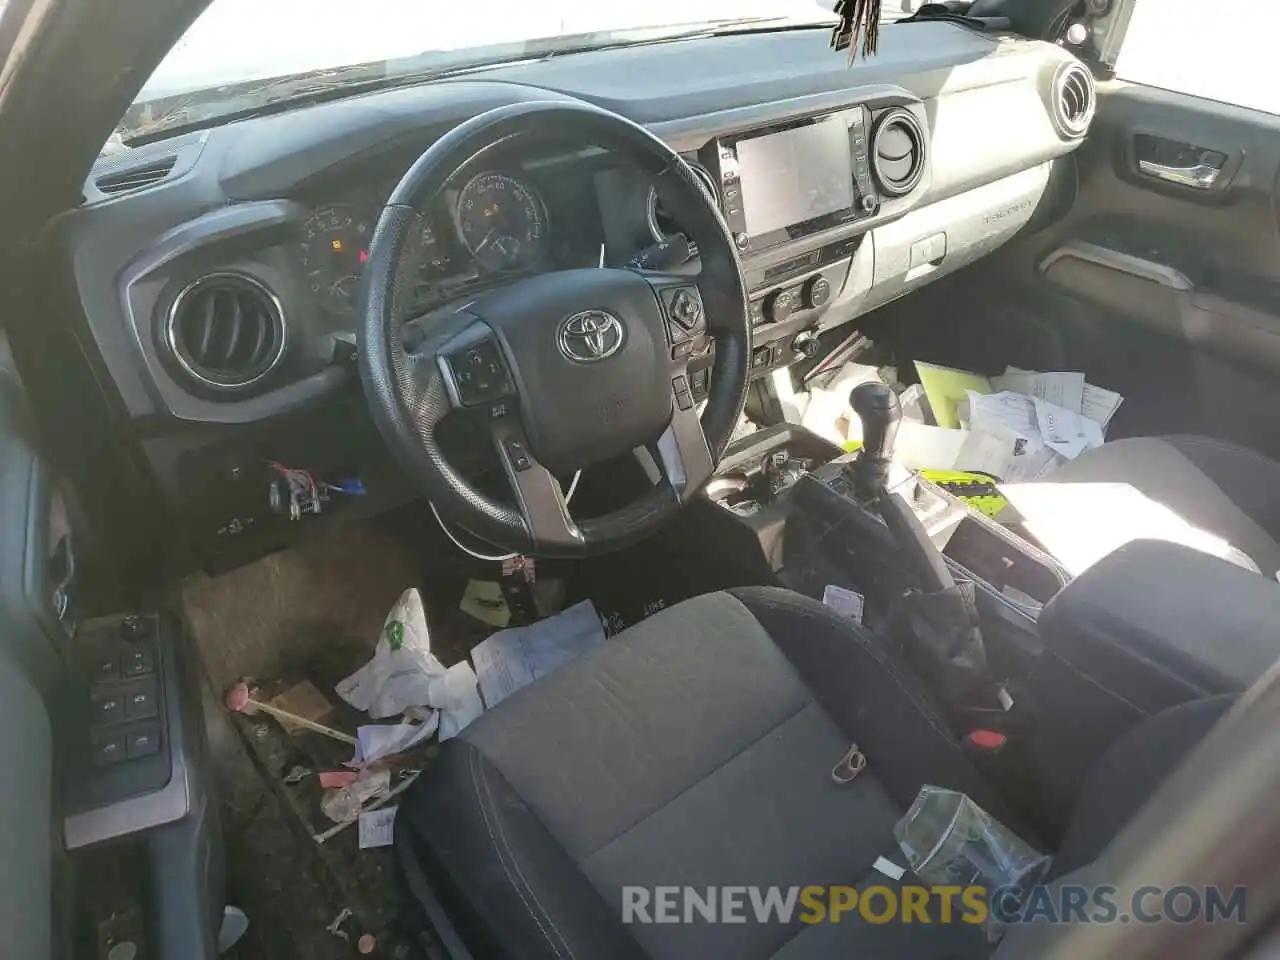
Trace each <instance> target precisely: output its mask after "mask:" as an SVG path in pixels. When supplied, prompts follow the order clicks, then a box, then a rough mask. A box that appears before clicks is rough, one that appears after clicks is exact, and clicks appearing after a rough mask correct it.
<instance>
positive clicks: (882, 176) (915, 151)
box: [871, 108, 925, 197]
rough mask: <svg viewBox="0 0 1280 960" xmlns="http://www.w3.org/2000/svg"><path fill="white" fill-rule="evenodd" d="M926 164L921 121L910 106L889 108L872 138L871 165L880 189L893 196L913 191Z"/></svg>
mask: <svg viewBox="0 0 1280 960" xmlns="http://www.w3.org/2000/svg"><path fill="white" fill-rule="evenodd" d="M924 164H925V140H924V130H923V129H922V128H921V126H920V121H919V120H917V119H916V117H915V114H913V113H912V112H911V111H909V110H903V109H902V108H897V109H894V110H890V111H889V112H888V113H886V114H885V115H884V116H883V117H881V118H880V121H879V122H878V123H877V124H876V129H875V133H874V134H873V135H872V138H871V169H872V172H874V173H875V175H876V180H878V181H879V183H880V189H881V190H882V191H883V192H884V193H886V194H888V195H889V196H891V197H901V196H904V195H906V194H908V193H910V192H911V191H912V190H914V189H915V188H916V187H917V186H918V185H919V184H920V178H921V177H923V176H924Z"/></svg>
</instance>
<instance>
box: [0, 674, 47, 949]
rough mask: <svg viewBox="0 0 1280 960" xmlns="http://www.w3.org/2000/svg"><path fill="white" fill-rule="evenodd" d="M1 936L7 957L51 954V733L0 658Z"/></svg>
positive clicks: (27, 688) (39, 704)
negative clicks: (0, 774)
mask: <svg viewBox="0 0 1280 960" xmlns="http://www.w3.org/2000/svg"><path fill="white" fill-rule="evenodd" d="M0 770H3V771H4V781H3V785H2V786H0V824H3V827H2V828H0V864H3V865H4V868H3V869H2V870H0V930H3V931H4V941H5V954H6V956H11V957H33V958H44V957H49V956H51V955H52V936H53V921H52V912H51V892H52V883H53V879H52V870H53V855H52V845H51V843H52V838H53V837H54V825H53V815H52V814H53V793H52V784H53V734H52V731H51V730H50V727H49V717H48V714H47V713H46V712H45V706H44V702H43V701H42V700H41V698H40V695H39V694H38V693H37V692H36V690H35V687H34V686H32V684H31V682H30V681H29V680H28V679H27V678H26V677H25V676H24V675H23V674H22V673H21V672H20V671H19V670H18V668H17V667H16V666H14V665H13V663H12V662H11V661H9V660H7V659H5V658H4V657H3V656H0Z"/></svg>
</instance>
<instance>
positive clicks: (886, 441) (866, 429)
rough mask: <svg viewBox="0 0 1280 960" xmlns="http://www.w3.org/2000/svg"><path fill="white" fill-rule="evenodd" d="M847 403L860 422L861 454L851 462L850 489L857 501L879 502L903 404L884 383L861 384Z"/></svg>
mask: <svg viewBox="0 0 1280 960" xmlns="http://www.w3.org/2000/svg"><path fill="white" fill-rule="evenodd" d="M849 403H850V405H851V406H852V407H853V411H854V413H856V414H857V415H858V419H859V420H861V421H862V452H861V453H859V454H858V458H857V459H856V460H855V461H853V465H852V471H853V489H854V492H855V493H856V495H857V497H858V499H859V500H861V501H863V502H864V503H870V502H871V501H872V500H877V499H879V498H880V497H881V496H882V495H883V494H884V490H885V485H886V484H887V483H888V481H889V463H890V461H892V460H893V448H894V444H895V443H897V440H898V426H899V425H900V424H901V423H902V404H901V403H899V402H898V395H897V394H896V393H894V392H893V391H892V390H890V389H889V388H888V387H886V386H885V385H884V384H883V383H860V384H858V385H857V386H856V387H854V388H853V391H852V392H851V393H850V394H849Z"/></svg>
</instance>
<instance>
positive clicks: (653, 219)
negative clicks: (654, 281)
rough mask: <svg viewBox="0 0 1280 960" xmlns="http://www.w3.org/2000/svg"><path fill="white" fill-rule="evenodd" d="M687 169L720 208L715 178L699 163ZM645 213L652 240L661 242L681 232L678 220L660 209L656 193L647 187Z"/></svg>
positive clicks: (692, 164) (718, 191)
mask: <svg viewBox="0 0 1280 960" xmlns="http://www.w3.org/2000/svg"><path fill="white" fill-rule="evenodd" d="M689 169H690V170H692V171H693V173H694V176H696V177H697V178H698V181H699V182H700V183H701V184H702V185H703V186H704V187H705V188H706V190H707V193H709V194H710V195H711V199H712V200H714V201H715V204H716V206H717V207H718V206H720V190H719V188H718V187H717V186H716V178H715V177H713V176H712V175H711V171H710V170H708V169H707V168H706V167H704V166H703V165H702V164H700V163H691V164H689ZM647 213H648V221H649V233H651V234H652V235H653V239H654V240H658V241H662V240H664V239H665V238H667V237H669V236H671V235H672V234H673V233H680V232H681V227H680V224H679V222H678V218H676V217H673V216H671V215H670V214H669V213H668V212H667V211H666V210H664V209H662V204H661V203H659V202H658V191H657V190H655V189H654V188H653V187H649V201H648V211H647Z"/></svg>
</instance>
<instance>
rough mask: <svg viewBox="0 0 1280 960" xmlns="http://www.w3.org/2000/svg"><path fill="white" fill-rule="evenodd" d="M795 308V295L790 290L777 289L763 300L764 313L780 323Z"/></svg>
mask: <svg viewBox="0 0 1280 960" xmlns="http://www.w3.org/2000/svg"><path fill="white" fill-rule="evenodd" d="M795 308H796V295H795V293H793V292H792V291H790V290H777V291H774V292H773V293H771V294H769V296H768V297H766V298H765V301H764V315H765V317H766V318H768V319H769V320H772V321H773V322H774V323H781V322H782V321H783V320H785V319H787V317H789V316H791V313H792V311H794V310H795Z"/></svg>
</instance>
